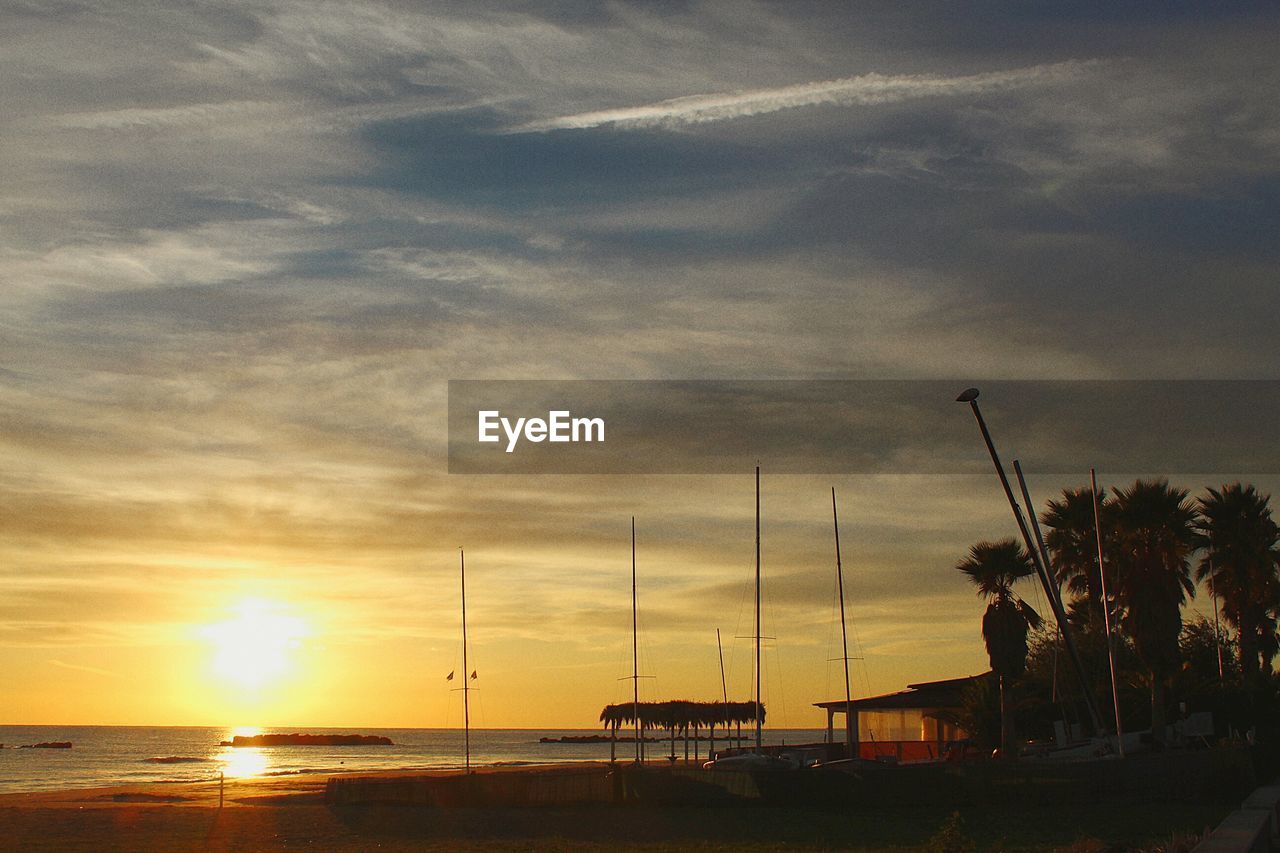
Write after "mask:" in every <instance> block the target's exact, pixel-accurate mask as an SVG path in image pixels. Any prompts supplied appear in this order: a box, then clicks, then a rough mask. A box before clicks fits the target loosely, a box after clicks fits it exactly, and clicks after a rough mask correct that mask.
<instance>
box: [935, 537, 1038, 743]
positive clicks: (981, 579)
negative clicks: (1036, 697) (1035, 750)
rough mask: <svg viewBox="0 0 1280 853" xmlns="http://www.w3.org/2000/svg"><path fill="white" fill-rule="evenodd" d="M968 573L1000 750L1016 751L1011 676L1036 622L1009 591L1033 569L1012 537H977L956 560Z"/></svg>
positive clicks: (1022, 665)
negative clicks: (978, 603)
mask: <svg viewBox="0 0 1280 853" xmlns="http://www.w3.org/2000/svg"><path fill="white" fill-rule="evenodd" d="M956 569H957V570H958V571H961V572H964V573H965V574H966V575H968V576H969V580H970V581H972V582H973V584H974V585H975V586H976V587H977V588H978V595H979V596H981V597H982V598H983V599H985V600H986V601H987V602H988V604H987V611H986V613H984V614H983V616H982V638H983V640H984V641H985V642H986V645H987V656H988V657H989V658H990V659H991V669H992V671H994V672H995V673H996V675H997V676H998V677H999V679H1000V751H1001V754H1002V755H1003V756H1004V757H1006V758H1010V759H1012V758H1014V757H1015V756H1016V755H1017V744H1016V740H1015V737H1014V727H1013V714H1012V710H1011V709H1012V692H1013V681H1014V680H1015V679H1017V678H1018V677H1019V676H1021V675H1022V673H1023V672H1025V671H1026V668H1027V633H1028V632H1029V631H1030V630H1031V629H1032V628H1037V627H1039V626H1040V623H1041V619H1040V615H1039V614H1038V613H1036V612H1035V610H1033V609H1032V608H1031V605H1029V604H1027V603H1026V602H1025V601H1023V600H1022V599H1021V598H1019V597H1018V596H1017V595H1015V594H1014V592H1013V585H1014V584H1015V583H1016V582H1017V581H1018V580H1020V579H1021V578H1025V577H1029V576H1030V575H1032V574H1033V573H1034V572H1035V567H1034V566H1033V565H1032V562H1031V558H1030V557H1029V556H1027V552H1026V551H1025V550H1024V549H1023V547H1022V546H1021V545H1019V544H1018V543H1017V542H1015V541H1014V540H1013V539H1002V540H1000V541H999V542H979V543H978V544H976V545H974V546H973V547H972V548H970V549H969V556H968V557H966V558H965V559H964V560H962V561H961V562H959V563H958V564H956Z"/></svg>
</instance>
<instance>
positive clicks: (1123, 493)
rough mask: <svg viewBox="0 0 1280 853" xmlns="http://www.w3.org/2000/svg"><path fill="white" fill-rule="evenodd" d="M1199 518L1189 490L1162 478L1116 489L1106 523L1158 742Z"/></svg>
mask: <svg viewBox="0 0 1280 853" xmlns="http://www.w3.org/2000/svg"><path fill="white" fill-rule="evenodd" d="M1198 520H1199V514H1198V513H1197V512H1196V508H1195V505H1194V504H1193V503H1192V501H1190V500H1189V499H1188V498H1187V490H1186V489H1180V488H1174V487H1171V486H1170V485H1169V481H1168V480H1165V479H1163V478H1161V479H1159V480H1138V481H1136V482H1135V483H1134V484H1133V485H1132V486H1130V487H1129V488H1128V489H1119V490H1116V492H1115V500H1114V501H1113V502H1112V504H1111V511H1110V512H1109V513H1108V518H1107V519H1105V520H1104V525H1105V526H1107V527H1108V528H1109V529H1108V530H1107V531H1106V533H1107V535H1108V538H1109V539H1110V540H1111V543H1112V546H1113V548H1112V550H1113V552H1114V554H1115V555H1116V556H1115V560H1116V562H1117V563H1118V565H1117V566H1116V580H1117V584H1116V587H1117V589H1116V599H1117V602H1118V603H1119V605H1120V608H1121V610H1122V611H1123V616H1122V617H1121V626H1122V627H1123V628H1124V629H1125V630H1126V631H1127V633H1128V634H1129V636H1130V637H1132V638H1133V644H1134V648H1135V649H1136V651H1137V653H1138V657H1139V658H1140V659H1141V660H1142V662H1143V664H1144V665H1145V666H1146V667H1147V670H1148V672H1149V673H1150V677H1151V736H1152V738H1153V739H1155V741H1156V742H1157V743H1161V742H1163V740H1164V720H1165V708H1164V704H1165V685H1166V683H1167V682H1168V680H1169V678H1170V677H1171V676H1172V675H1173V674H1174V673H1175V672H1176V671H1177V670H1178V667H1179V666H1180V665H1181V654H1180V650H1179V648H1178V637H1179V636H1180V635H1181V634H1182V605H1183V603H1184V602H1185V601H1186V600H1187V596H1194V595H1195V585H1194V584H1193V583H1192V582H1191V563H1190V558H1191V554H1192V552H1193V551H1195V549H1196V547H1197V543H1198V538H1197V533H1196V523H1197V521H1198ZM1107 522H1109V524H1108V523H1107Z"/></svg>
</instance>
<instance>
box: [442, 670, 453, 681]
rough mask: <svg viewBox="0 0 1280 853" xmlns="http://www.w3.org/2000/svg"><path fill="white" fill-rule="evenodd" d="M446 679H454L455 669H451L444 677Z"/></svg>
mask: <svg viewBox="0 0 1280 853" xmlns="http://www.w3.org/2000/svg"><path fill="white" fill-rule="evenodd" d="M444 680H445V681H453V670H449V674H448V675H446V676H445V677H444Z"/></svg>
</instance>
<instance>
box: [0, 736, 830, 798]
mask: <svg viewBox="0 0 1280 853" xmlns="http://www.w3.org/2000/svg"><path fill="white" fill-rule="evenodd" d="M262 732H263V733H270V732H305V733H309V734H325V733H329V734H371V735H385V736H386V737H389V738H391V740H392V742H393V744H394V745H393V746H333V747H330V746H277V747H224V746H219V744H220V742H221V741H224V740H230V739H231V737H232V735H234V734H256V733H257V730H253V731H244V730H239V729H231V728H195V727H147V726H0V744H3V745H4V746H3V748H2V749H0V792H19V791H42V790H56V789H62V788H85V787H96V786H102V785H122V784H132V783H140V782H196V781H203V780H213V779H217V778H218V775H219V774H220V773H223V774H225V775H226V777H227V778H228V779H233V778H250V777H258V776H278V775H284V774H291V773H312V772H320V773H324V772H352V771H367V770H396V769H413V770H418V769H444V768H455V767H461V766H462V760H463V733H462V731H461V730H459V729H317V728H299V729H263V730H262ZM600 733H601V731H600V730H599V729H589V730H582V729H557V730H549V729H546V730H540V729H473V730H472V732H471V761H472V765H473V766H477V765H486V764H508V765H509V764H548V763H556V762H565V761H607V760H608V758H609V744H608V743H595V744H576V743H542V742H541V741H540V740H539V739H540V738H543V737H564V736H566V735H569V736H577V735H596V734H600ZM717 734H718V733H717ZM743 734H744V735H746V732H743ZM824 734H825V733H824V732H823V731H822V730H808V729H785V730H782V729H774V730H766V733H765V742H766V743H790V744H797V743H815V742H820V741H821V740H822V739H823V736H824ZM651 736H653V735H652V733H651ZM49 741H70V742H71V743H72V748H71V749H21V748H19V747H22V746H25V745H30V744H36V743H44V742H49ZM723 743H724V742H723V741H722V740H721V739H720V738H719V737H718V736H717V739H716V746H717V749H719V748H722V746H723ZM690 748H691V749H692V746H691V747H690ZM645 749H646V756H647V757H649V758H658V757H661V756H664V755H668V754H669V753H670V742H669V741H667V742H659V743H650V744H646V747H645ZM706 751H707V744H706V742H705V741H704V742H703V743H702V744H701V746H700V747H699V755H705V754H706ZM676 753H677V755H679V756H680V757H681V758H683V757H684V743H683V741H680V740H677V741H676ZM633 754H634V746H633V745H632V744H630V743H619V744H618V757H619V758H620V759H623V760H625V759H627V758H630V757H631V756H632V755H633ZM156 759H165V761H158V760H156Z"/></svg>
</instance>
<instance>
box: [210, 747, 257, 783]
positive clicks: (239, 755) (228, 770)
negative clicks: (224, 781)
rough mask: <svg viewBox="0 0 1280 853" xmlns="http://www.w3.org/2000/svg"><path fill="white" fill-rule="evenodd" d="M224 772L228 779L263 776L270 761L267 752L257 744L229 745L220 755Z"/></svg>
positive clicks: (219, 759) (219, 758)
mask: <svg viewBox="0 0 1280 853" xmlns="http://www.w3.org/2000/svg"><path fill="white" fill-rule="evenodd" d="M218 761H219V762H221V764H222V772H223V773H224V774H226V776H227V778H228V779H249V778H252V777H254V776H261V775H262V774H263V773H265V772H266V770H267V766H268V764H269V763H270V762H269V760H268V758H267V754H266V753H265V752H263V751H262V750H261V749H260V748H258V747H256V746H240V747H235V746H228V747H225V748H224V749H223V750H222V754H221V755H219V756H218Z"/></svg>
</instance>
